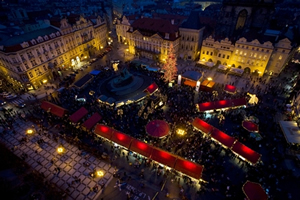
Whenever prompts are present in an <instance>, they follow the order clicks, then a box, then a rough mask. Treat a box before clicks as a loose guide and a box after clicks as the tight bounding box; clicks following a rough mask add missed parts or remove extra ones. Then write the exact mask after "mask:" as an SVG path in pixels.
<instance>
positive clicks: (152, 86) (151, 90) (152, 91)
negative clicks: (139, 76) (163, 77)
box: [145, 83, 158, 94]
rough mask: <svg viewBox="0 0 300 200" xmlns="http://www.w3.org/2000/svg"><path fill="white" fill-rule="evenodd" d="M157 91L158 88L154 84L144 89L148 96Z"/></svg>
mask: <svg viewBox="0 0 300 200" xmlns="http://www.w3.org/2000/svg"><path fill="white" fill-rule="evenodd" d="M157 89H158V86H157V85H156V83H152V84H151V85H149V86H148V87H147V88H146V90H145V92H149V93H150V94H153V93H154V92H155V91H156V90H157Z"/></svg>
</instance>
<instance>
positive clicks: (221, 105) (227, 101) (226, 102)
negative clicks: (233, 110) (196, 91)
mask: <svg viewBox="0 0 300 200" xmlns="http://www.w3.org/2000/svg"><path fill="white" fill-rule="evenodd" d="M214 104H215V109H222V108H230V107H232V103H231V101H230V99H225V100H220V101H216V102H215V103H214Z"/></svg>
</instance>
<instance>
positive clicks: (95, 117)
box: [82, 112, 102, 130]
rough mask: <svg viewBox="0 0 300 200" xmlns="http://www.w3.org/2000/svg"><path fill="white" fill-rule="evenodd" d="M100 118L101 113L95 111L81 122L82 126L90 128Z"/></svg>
mask: <svg viewBox="0 0 300 200" xmlns="http://www.w3.org/2000/svg"><path fill="white" fill-rule="evenodd" d="M101 119H102V117H101V115H99V114H98V113H97V112H95V113H94V114H93V115H92V116H91V117H90V118H88V119H87V120H86V121H85V122H83V125H82V127H83V128H84V129H86V130H91V128H93V127H94V126H95V125H96V124H97V123H98V122H99V121H100V120H101Z"/></svg>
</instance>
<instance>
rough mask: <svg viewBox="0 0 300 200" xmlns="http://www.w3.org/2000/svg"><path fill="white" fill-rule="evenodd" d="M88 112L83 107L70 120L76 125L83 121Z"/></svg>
mask: <svg viewBox="0 0 300 200" xmlns="http://www.w3.org/2000/svg"><path fill="white" fill-rule="evenodd" d="M88 112H89V111H88V110H87V109H85V108H84V107H81V108H80V109H79V110H77V111H76V112H75V113H73V114H72V115H71V116H70V118H69V119H70V120H71V121H72V122H74V123H77V122H78V121H79V120H80V119H82V118H83V117H84V116H85V115H86V114H88Z"/></svg>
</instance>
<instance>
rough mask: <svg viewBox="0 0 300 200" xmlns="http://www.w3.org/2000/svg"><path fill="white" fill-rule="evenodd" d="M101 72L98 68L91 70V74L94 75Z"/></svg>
mask: <svg viewBox="0 0 300 200" xmlns="http://www.w3.org/2000/svg"><path fill="white" fill-rule="evenodd" d="M100 73H101V71H100V70H96V69H94V70H93V71H91V72H90V74H91V75H93V76H98V75H99V74H100Z"/></svg>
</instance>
